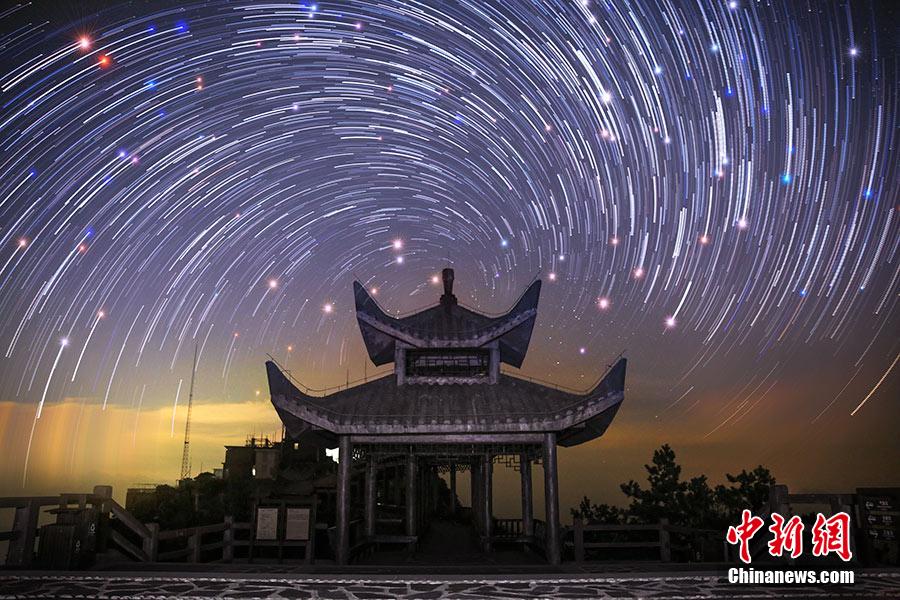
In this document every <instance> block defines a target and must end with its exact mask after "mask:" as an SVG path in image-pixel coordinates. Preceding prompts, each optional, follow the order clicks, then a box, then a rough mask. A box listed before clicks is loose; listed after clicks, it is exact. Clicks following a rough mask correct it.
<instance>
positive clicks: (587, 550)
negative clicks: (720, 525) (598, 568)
mask: <svg viewBox="0 0 900 600" xmlns="http://www.w3.org/2000/svg"><path fill="white" fill-rule="evenodd" d="M570 531H571V534H572V535H571V538H572V539H571V541H569V540H566V542H565V545H566V546H567V547H569V548H571V549H572V553H573V555H574V558H575V562H579V563H581V562H585V560H587V559H588V556H589V555H596V554H597V553H602V554H605V555H606V557H605V559H606V560H609V559H610V555H613V554H618V555H619V557H620V558H624V559H629V560H634V559H636V558H644V559H646V558H649V559H650V560H653V559H656V560H659V561H660V562H671V561H672V560H673V555H678V556H686V557H687V558H688V559H689V560H692V561H698V562H699V561H703V560H708V557H705V556H704V555H703V551H702V548H703V547H704V545H701V544H698V543H696V541H698V540H705V541H707V542H712V544H714V545H717V546H719V547H721V549H722V552H723V553H725V552H727V547H726V545H727V544H726V542H725V535H724V532H722V531H719V530H716V529H698V528H693V527H680V526H676V525H670V524H669V522H668V520H667V519H660V521H659V523H655V524H647V525H643V524H626V525H601V524H586V523H585V522H584V521H583V520H582V519H580V518H576V519H574V520H573V523H572V528H571V530H570ZM708 546H709V545H708V544H706V545H705V547H708ZM698 553H699V555H698Z"/></svg>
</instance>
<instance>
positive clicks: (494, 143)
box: [0, 0, 900, 485]
mask: <svg viewBox="0 0 900 600" xmlns="http://www.w3.org/2000/svg"><path fill="white" fill-rule="evenodd" d="M57 4H63V3H50V4H47V3H44V4H41V3H37V4H22V5H16V6H13V7H11V8H8V9H6V10H5V12H2V13H0V31H2V38H0V49H2V63H3V64H2V68H0V100H2V109H0V111H2V112H0V286H2V287H0V314H2V315H3V319H2V322H0V347H2V358H0V403H3V406H5V407H6V408H4V409H3V412H0V415H5V416H4V417H2V418H0V431H2V432H3V438H2V439H3V442H2V443H3V446H4V450H6V451H8V452H9V453H10V454H9V456H10V457H12V459H11V461H10V463H11V464H12V465H13V466H10V467H8V471H3V472H2V473H0V478H2V480H3V481H7V479H13V478H14V481H19V480H20V479H21V478H23V477H25V476H27V473H25V472H24V471H25V469H26V463H27V460H28V459H27V458H26V455H27V453H29V452H31V451H32V450H31V444H32V441H31V439H30V438H29V439H28V441H27V445H28V449H27V451H25V452H23V451H21V450H20V449H18V448H19V447H21V446H24V445H25V444H26V439H25V437H24V434H22V433H20V430H21V429H22V428H23V427H25V428H27V427H32V428H36V429H35V431H37V434H36V435H37V436H39V435H41V434H40V432H41V423H40V421H41V420H42V419H43V418H45V417H44V416H43V415H42V410H43V413H44V414H46V412H47V410H48V409H49V407H50V406H52V405H61V404H65V403H67V402H76V403H80V406H81V409H80V410H81V411H82V412H78V413H77V414H78V415H82V414H83V411H84V410H85V407H86V406H87V407H91V406H94V405H97V406H98V407H100V408H99V412H91V413H90V414H91V415H92V416H90V417H84V419H87V420H89V419H100V418H102V415H103V414H104V413H106V412H107V411H109V410H110V408H111V407H112V408H117V409H118V408H121V409H129V410H134V411H136V414H135V416H134V417H133V418H129V420H128V423H129V425H128V426H127V427H128V431H127V435H126V437H127V439H128V440H129V443H133V442H132V441H131V440H134V439H136V436H137V435H138V431H137V430H138V429H139V428H160V429H161V430H163V431H164V433H166V434H168V433H169V431H168V429H169V427H168V426H169V425H171V431H172V432H177V431H178V429H177V427H178V421H179V420H181V419H183V416H184V414H183V412H180V411H179V401H178V396H179V394H180V387H181V383H182V382H183V381H185V380H186V378H187V377H189V376H190V366H191V354H192V348H193V346H194V344H195V343H197V344H199V361H198V388H197V389H198V394H199V395H200V397H201V399H204V400H205V401H206V402H211V403H212V402H215V403H219V405H221V406H222V407H225V408H223V410H225V409H227V407H228V406H229V405H230V404H231V403H237V402H249V401H259V402H260V403H259V404H258V406H259V407H261V408H260V410H269V409H267V408H266V407H265V404H264V403H262V400H264V396H265V391H264V390H265V381H264V375H265V374H264V370H263V367H262V362H263V360H265V354H266V353H271V354H272V355H274V356H276V357H277V358H279V360H282V361H284V362H286V363H287V364H288V365H289V366H290V367H291V368H292V369H294V374H295V376H297V377H299V378H300V379H301V380H303V381H305V382H307V383H309V384H311V385H314V386H325V385H338V384H343V383H345V381H346V380H348V379H349V380H353V379H357V378H360V377H363V375H364V374H368V375H372V373H373V369H372V367H371V365H369V366H368V367H366V366H365V364H364V355H363V350H362V345H361V342H360V340H359V334H358V331H357V328H356V324H355V319H354V318H353V306H352V293H351V287H350V285H351V282H352V280H353V279H354V278H359V279H360V280H361V281H362V282H363V283H364V284H365V285H367V286H368V287H369V288H370V289H371V290H372V293H373V294H377V296H376V297H377V298H378V299H379V302H382V303H383V305H384V306H385V307H387V308H389V309H391V310H395V309H396V310H400V311H404V312H405V311H409V310H413V309H419V308H421V307H423V306H426V305H428V304H430V303H432V302H434V301H435V300H436V298H437V295H438V291H437V290H438V287H439V286H437V285H435V282H434V279H433V276H434V274H435V273H437V272H438V271H439V270H440V268H441V267H443V266H446V265H447V264H452V265H453V266H454V267H455V268H456V270H457V271H456V272H457V279H458V290H459V292H460V296H461V300H462V301H464V302H465V303H467V304H469V305H471V306H473V307H475V308H477V309H479V310H482V311H486V312H493V313H497V312H500V311H502V310H505V309H506V308H507V307H508V306H509V305H510V304H511V303H512V302H513V301H514V300H515V297H516V295H517V294H518V293H519V292H520V291H521V290H523V289H524V287H525V286H526V285H527V283H528V282H529V281H530V280H531V279H532V278H533V277H535V276H540V277H542V278H543V279H544V280H545V283H546V284H547V285H546V286H545V292H544V297H543V299H542V302H541V310H540V312H539V319H538V323H537V327H536V330H535V337H534V340H533V346H532V351H531V353H530V354H529V357H528V360H527V361H526V363H525V365H524V372H525V373H527V374H528V375H533V376H536V377H540V378H543V379H550V380H553V381H555V382H558V383H561V384H566V385H570V386H574V387H586V386H587V385H588V384H589V383H590V381H592V380H593V379H594V378H595V377H597V376H598V375H600V373H601V372H602V371H603V369H604V367H605V365H606V364H607V363H608V362H609V361H610V360H611V359H612V358H613V357H614V356H615V355H616V354H618V353H619V352H621V351H623V350H624V351H626V352H627V354H628V356H629V358H630V360H631V362H630V364H631V371H632V373H631V374H630V376H631V377H633V380H632V381H633V383H632V384H631V386H632V387H631V388H630V389H629V401H628V402H626V405H627V407H626V408H624V409H623V414H622V416H621V417H620V419H621V420H623V421H624V424H617V426H619V427H621V428H622V429H623V431H629V432H633V434H634V435H636V436H646V437H647V439H648V440H654V441H655V440H657V439H659V440H661V441H666V440H667V439H669V438H670V437H671V438H674V439H679V440H691V441H690V442H687V443H690V444H701V443H704V440H705V441H710V440H717V441H718V442H717V443H719V444H720V445H719V446H717V447H719V448H721V447H723V445H727V444H729V443H730V441H733V443H734V444H735V448H740V449H742V450H741V452H750V453H751V454H750V456H752V458H750V459H749V460H752V461H754V464H755V462H758V461H761V460H766V461H768V462H770V463H772V464H773V466H774V467H775V469H776V471H777V469H778V466H779V462H778V461H779V459H778V456H779V455H780V453H783V452H784V451H789V452H794V451H795V450H796V449H798V448H803V447H805V445H806V444H807V443H821V442H822V440H823V438H824V437H825V436H831V438H832V439H834V440H836V441H834V442H833V443H834V448H836V449H837V450H836V451H843V450H846V449H848V448H853V447H854V446H855V444H857V443H862V442H863V441H865V443H866V444H867V447H869V446H868V445H871V448H874V449H875V451H877V452H887V453H889V454H890V453H893V454H895V455H896V454H898V453H897V452H896V451H897V441H896V437H895V433H896V432H895V431H893V432H891V431H888V430H889V429H891V428H890V427H887V426H886V425H884V423H888V424H889V423H891V422H893V423H896V422H897V417H898V412H897V411H898V408H897V406H896V398H897V397H898V389H900V388H898V381H897V377H896V371H894V372H893V373H892V369H891V367H893V365H894V364H896V356H897V355H898V336H897V332H898V331H900V320H898V311H897V301H898V278H900V268H898V265H900V263H898V244H900V235H898V234H900V226H898V215H897V211H898V207H900V203H898V192H900V174H898V168H897V165H898V159H897V156H896V144H897V133H898V124H900V123H898V112H897V109H898V89H897V69H898V66H897V65H898V63H897V60H896V58H897V48H896V36H895V35H894V36H891V35H890V33H889V31H890V28H891V26H892V25H891V21H892V20H893V23H894V24H896V19H895V17H896V14H895V13H894V12H893V10H894V9H891V8H888V7H886V6H880V5H870V4H867V3H866V2H823V3H809V4H807V3H801V2H774V1H773V2H757V1H750V0H737V1H732V2H728V1H707V0H698V1H697V2H675V1H674V0H656V1H654V2H637V1H631V2H629V1H625V0H582V1H580V2H557V1H548V2H524V1H523V2H518V1H516V2H514V1H512V0H509V1H506V2H502V1H499V0H477V1H454V2H417V1H404V2H399V1H398V2H394V1H385V2H372V1H368V0H363V1H347V2H335V3H332V2H321V3H316V4H312V3H302V2H249V1H237V0H235V1H224V0H222V1H220V0H208V1H205V2H180V3H170V2H152V3H151V2H123V3H113V4H108V5H100V4H97V5H96V6H95V7H93V5H92V8H91V9H90V12H88V10H89V9H87V8H83V5H82V8H83V10H84V11H85V12H83V13H80V14H77V15H76V14H73V13H74V12H75V11H76V8H75V7H72V6H70V5H65V6H62V7H60V6H57ZM886 4H888V3H886ZM894 33H896V32H894ZM892 37H893V39H891V38H892ZM260 389H262V390H263V395H262V397H260V396H259V390H260ZM837 390H840V393H839V394H838V396H835V392H836V391H837ZM870 392H871V393H870ZM138 398H140V399H139V400H138ZM173 404H174V407H173V408H172V409H171V410H172V411H173V412H172V415H171V416H172V421H171V424H170V423H166V422H165V419H163V420H161V422H159V423H157V422H148V421H147V420H146V419H145V418H144V417H142V416H141V410H143V411H145V412H144V414H147V411H149V410H152V409H153V408H156V409H160V410H163V409H165V410H169V409H168V408H167V407H172V406H173ZM182 404H183V402H182ZM25 409H27V410H28V411H29V412H28V414H29V416H28V418H29V419H30V420H31V421H32V422H25V423H26V424H22V423H21V422H20V420H17V418H14V417H13V416H10V415H13V413H14V412H15V411H16V410H19V411H22V410H25ZM851 411H853V412H854V416H853V417H851V416H850V413H851ZM97 415H101V416H97ZM82 420H83V419H82V417H81V416H78V419H77V421H73V422H71V424H70V426H71V428H73V429H72V430H73V431H74V430H75V429H77V428H79V427H85V426H87V424H86V423H83V422H82ZM271 420H272V417H270V416H260V417H259V421H258V422H263V421H265V422H271ZM182 422H183V421H182ZM35 423H36V425H35ZM132 423H133V424H132ZM253 425H255V423H253V424H249V423H248V424H247V428H248V430H249V428H250V427H251V426H253ZM68 427H69V426H67V425H62V426H57V427H54V429H53V431H54V432H55V434H56V435H63V434H64V433H65V432H66V431H68ZM613 429H615V427H614V428H613ZM760 431H769V432H770V433H769V434H767V435H765V436H760V435H759V432H760ZM892 433H893V435H892ZM65 435H69V434H68V433H65ZM172 435H173V436H174V438H176V439H173V440H170V439H168V438H169V437H170V436H169V435H165V436H163V438H160V439H165V443H167V444H171V445H173V447H174V446H178V448H176V450H175V451H176V452H180V441H179V440H178V439H177V438H178V436H177V435H175V433H173V434H172ZM623 435H624V434H623ZM628 435H632V434H631V433H629V434H628ZM71 436H75V433H71ZM613 436H614V434H613ZM66 439H68V438H66ZM71 439H72V442H71V444H72V447H71V448H69V447H65V446H63V445H60V446H59V447H58V448H57V449H56V450H54V452H58V453H60V454H67V453H69V452H70V450H72V448H76V449H77V446H78V443H79V442H77V438H76V437H72V438H71ZM118 439H119V438H115V440H118ZM615 439H616V438H615V437H612V438H610V441H608V442H598V444H601V445H602V444H604V443H609V444H615V443H616V441H615ZM110 440H113V438H112V437H111V438H110ZM110 443H111V444H116V443H119V442H113V441H111V442H110ZM221 443H224V442H221ZM649 443H650V442H648V445H647V446H646V447H645V446H641V448H640V449H639V452H640V454H641V457H645V456H647V455H648V454H649V450H648V448H649V447H650V446H649ZM827 443H828V442H826V443H825V444H826V445H827ZM219 447H220V446H219ZM110 450H112V449H110ZM45 451H46V450H42V452H45ZM216 452H218V450H216ZM636 452H638V450H636ZM735 452H737V450H736V451H735ZM753 452H756V453H755V454H754V453H753ZM212 455H213V456H214V455H215V453H213V454H212ZM732 456H734V453H732ZM35 458H36V457H35V456H34V455H32V457H31V459H32V462H34V460H35ZM563 459H565V456H564V457H563ZM60 460H62V459H60ZM591 460H594V459H591ZM737 460H743V459H734V461H733V462H735V461H737ZM810 461H813V459H812V458H811V459H810ZM867 462H868V461H866V460H864V459H863V458H860V459H859V461H858V464H859V465H865V464H867ZM54 464H56V463H54ZM73 464H74V463H73ZM813 464H814V462H809V463H806V466H807V467H809V466H810V465H813ZM851 464H852V465H855V464H857V463H851ZM176 466H177V465H175V464H174V463H173V464H172V466H171V470H172V472H173V475H174V474H175V471H176V470H177V469H176V468H175V467H176ZM784 468H785V469H787V468H788V467H786V466H785V467H784ZM860 468H864V467H863V466H861V467H860ZM817 470H818V471H819V479H815V481H822V482H825V483H827V482H828V478H827V475H826V474H823V468H822V467H818V468H817ZM48 476H49V475H48ZM148 476H150V475H148ZM135 477H137V475H135ZM26 481H27V480H26ZM10 485H12V484H10Z"/></svg>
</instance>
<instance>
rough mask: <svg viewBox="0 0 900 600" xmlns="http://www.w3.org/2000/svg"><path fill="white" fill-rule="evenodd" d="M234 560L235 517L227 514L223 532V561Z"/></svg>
mask: <svg viewBox="0 0 900 600" xmlns="http://www.w3.org/2000/svg"><path fill="white" fill-rule="evenodd" d="M233 560H234V517H233V516H231V515H225V531H223V532H222V562H226V563H230V562H231V561H233Z"/></svg>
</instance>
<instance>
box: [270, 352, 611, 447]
mask: <svg viewBox="0 0 900 600" xmlns="http://www.w3.org/2000/svg"><path fill="white" fill-rule="evenodd" d="M625 365H626V361H625V359H624V358H623V359H621V360H619V362H618V363H616V364H615V366H613V367H612V369H610V371H609V372H608V373H607V375H606V376H605V377H604V378H603V380H602V381H601V382H600V383H599V384H598V385H597V386H596V387H595V388H594V389H593V390H591V391H590V392H588V393H586V394H573V393H569V392H564V391H561V390H558V389H555V388H552V387H548V386H544V385H541V384H538V383H534V382H530V381H527V380H524V379H520V378H517V377H512V376H510V375H505V374H504V375H501V376H500V380H499V382H498V383H496V384H487V383H484V384H468V385H466V384H451V385H427V384H405V385H397V382H396V378H395V376H393V375H390V376H387V377H383V378H381V379H377V380H375V381H371V382H368V383H365V384H362V385H359V386H356V387H352V388H349V389H346V390H342V391H339V392H336V393H334V394H331V395H329V396H325V397H313V396H308V395H306V394H304V393H303V392H301V391H300V390H299V389H298V388H297V387H296V386H295V385H294V384H292V383H291V382H290V381H289V380H288V379H287V377H285V375H284V374H283V373H282V372H281V370H280V369H279V368H278V366H277V365H275V364H274V363H272V362H267V363H266V368H267V370H268V376H269V388H270V390H271V393H272V403H273V404H274V405H275V408H276V409H277V410H278V412H279V414H280V415H281V416H282V419H283V420H284V422H285V425H286V426H287V427H288V430H289V431H290V432H291V433H292V434H298V433H300V432H302V431H303V430H306V429H309V428H313V429H323V430H326V431H330V432H332V433H338V434H359V435H362V434H365V435H376V434H391V435H396V434H459V433H524V432H545V431H555V432H558V433H559V434H560V435H559V442H560V444H562V445H574V444H578V443H581V442H584V441H587V440H589V439H593V438H595V437H599V436H600V435H602V434H603V432H604V431H605V430H606V427H607V426H608V425H609V423H610V422H611V421H612V418H613V416H615V413H616V411H617V410H618V408H619V405H620V404H621V402H622V400H623V398H624V386H625ZM569 442H571V443H569Z"/></svg>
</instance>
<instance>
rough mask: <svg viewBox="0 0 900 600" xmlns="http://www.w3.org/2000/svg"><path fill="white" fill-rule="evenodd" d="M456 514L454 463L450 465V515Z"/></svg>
mask: <svg viewBox="0 0 900 600" xmlns="http://www.w3.org/2000/svg"><path fill="white" fill-rule="evenodd" d="M455 514H456V465H455V464H453V465H450V516H453V515H455Z"/></svg>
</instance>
